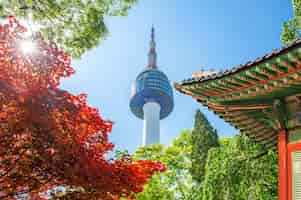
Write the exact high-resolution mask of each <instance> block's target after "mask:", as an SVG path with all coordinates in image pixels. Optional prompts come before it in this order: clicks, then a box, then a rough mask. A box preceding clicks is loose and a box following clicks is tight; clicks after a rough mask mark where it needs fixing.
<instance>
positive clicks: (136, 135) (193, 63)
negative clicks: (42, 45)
mask: <svg viewBox="0 0 301 200" xmlns="http://www.w3.org/2000/svg"><path fill="white" fill-rule="evenodd" d="M292 12H293V11H292V5H291V0H264V1H262V0H252V1H241V0H227V1H226V0H187V1H183V0H169V1H162V0H140V1H139V3H138V4H137V5H136V6H134V7H133V9H132V10H130V12H129V15H128V16H127V17H110V18H107V19H106V23H107V25H108V28H109V30H110V35H109V36H108V37H107V38H106V39H105V40H104V41H103V42H102V43H101V45H100V46H99V47H97V48H95V49H93V50H91V51H89V52H87V53H86V54H85V55H84V56H83V57H82V59H81V60H74V61H73V67H74V68H75V69H76V71H77V73H76V74H75V75H74V76H73V77H71V78H68V79H66V80H64V81H63V83H62V88H64V89H67V90H69V91H71V92H72V93H75V94H78V93H82V92H83V93H87V94H88V102H89V104H90V105H91V106H93V107H97V108H98V109H99V110H100V114H101V116H102V117H103V118H105V119H111V120H113V121H114V122H115V124H114V127H113V131H112V133H111V134H110V139H111V141H112V142H113V143H115V144H116V148H115V149H120V150H125V149H127V150H129V151H130V152H133V151H134V150H135V149H136V148H137V147H138V146H140V145H141V144H142V121H141V120H139V119H137V118H136V117H135V116H134V115H133V114H132V113H131V112H130V109H129V96H130V88H131V84H132V82H133V81H134V80H135V78H136V76H137V75H138V73H139V72H141V71H142V70H143V69H144V68H145V67H146V64H147V52H148V48H149V39H150V29H151V25H152V24H154V26H155V28H156V42H157V53H158V66H159V68H160V69H161V70H162V71H164V72H165V73H166V74H167V75H168V77H169V79H170V81H171V82H177V81H181V80H183V79H186V78H189V77H191V74H192V72H194V71H197V70H200V69H206V70H209V69H214V70H224V69H229V68H231V67H234V66H236V65H239V64H243V63H246V62H247V61H249V60H253V59H255V58H256V57H258V56H262V55H263V54H265V53H268V52H270V51H271V50H272V49H274V48H279V47H280V46H281V42H280V34H281V26H282V23H283V22H284V21H285V20H288V19H289V18H290V17H291V16H292ZM174 101H175V108H174V110H173V112H172V113H171V115H170V116H169V117H168V118H166V119H164V120H162V121H161V142H162V143H163V144H170V143H171V141H172V140H173V139H174V138H175V137H177V135H178V133H179V132H180V131H181V130H183V129H190V128H192V127H193V118H194V113H195V110H196V109H198V108H200V109H201V111H203V112H204V113H205V115H206V116H207V117H208V119H209V121H210V122H211V124H212V125H213V126H214V127H215V128H216V129H217V130H218V134H219V135H220V136H232V135H234V134H235V133H237V130H235V129H234V128H233V127H231V126H229V125H228V124H226V123H225V122H223V121H222V120H221V119H219V118H218V117H217V116H215V115H214V114H213V113H212V112H211V111H208V110H207V109H206V108H204V107H202V106H201V105H200V104H198V103H196V102H195V101H194V100H193V99H192V98H191V97H189V96H185V95H183V94H180V93H178V92H177V91H174Z"/></svg>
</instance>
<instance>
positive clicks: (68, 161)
mask: <svg viewBox="0 0 301 200" xmlns="http://www.w3.org/2000/svg"><path fill="white" fill-rule="evenodd" d="M25 33H26V28H25V27H23V26H22V25H20V24H19V22H17V21H16V20H15V18H14V17H9V22H8V23H7V24H2V25H0V199H14V198H17V197H18V196H19V197H20V195H21V196H22V195H27V196H28V197H31V198H32V199H43V198H46V197H43V195H44V196H45V193H43V192H45V191H49V190H51V189H53V188H55V187H58V186H62V187H65V188H75V190H76V192H75V193H73V194H72V199H119V198H120V197H127V198H134V194H135V193H137V192H140V191H142V190H143V186H144V185H145V184H146V183H147V180H148V179H149V178H150V177H151V176H152V175H153V174H155V173H157V172H162V171H164V170H165V166H164V165H163V164H161V163H159V162H151V161H146V160H140V161H136V162H133V161H132V160H131V159H121V160H106V159H105V154H106V153H107V152H108V151H110V150H112V148H113V144H112V143H110V142H109V140H108V133H109V132H110V131H111V127H112V122H111V121H107V120H104V119H102V118H101V117H100V116H99V113H98V110H97V109H95V108H92V107H90V106H88V105H87V103H86V97H87V96H86V95H85V94H80V95H78V96H75V95H73V94H70V93H68V92H67V91H63V90H61V89H59V88H58V86H59V81H60V78H62V77H68V76H70V75H72V74H74V73H75V72H74V70H73V69H72V68H71V66H70V58H69V56H68V55H67V54H66V53H65V52H63V51H62V50H60V49H58V48H57V46H56V44H54V43H51V42H47V41H45V40H43V38H42V37H41V36H40V35H39V34H35V35H34V36H31V38H30V39H31V40H32V41H33V42H34V43H35V48H36V50H35V51H34V52H32V53H31V54H26V53H24V52H22V49H21V48H20V43H21V42H23V41H26V40H28V38H27V37H26V34H25ZM46 196H47V195H46Z"/></svg>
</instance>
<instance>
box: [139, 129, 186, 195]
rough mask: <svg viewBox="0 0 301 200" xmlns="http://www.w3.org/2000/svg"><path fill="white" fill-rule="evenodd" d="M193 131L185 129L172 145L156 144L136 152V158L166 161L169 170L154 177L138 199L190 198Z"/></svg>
mask: <svg viewBox="0 0 301 200" xmlns="http://www.w3.org/2000/svg"><path fill="white" fill-rule="evenodd" d="M190 153H191V131H189V130H184V131H182V132H181V133H180V135H179V137H178V138H177V139H175V140H174V141H173V142H172V144H171V145H170V146H164V145H161V144H154V145H151V146H149V147H140V148H138V149H137V151H136V152H135V153H134V155H133V158H134V159H148V160H156V161H161V162H163V163H165V164H166V165H167V167H168V170H167V171H166V172H165V173H163V174H158V175H156V176H155V177H153V178H152V179H151V180H150V181H149V183H148V185H147V186H146V187H145V188H144V191H143V192H141V193H139V194H138V195H137V200H154V199H163V200H176V199H187V200H188V199H190V198H189V194H190V189H191V186H192V178H191V176H190V172H189V171H190V168H191V162H190V159H189V155H190Z"/></svg>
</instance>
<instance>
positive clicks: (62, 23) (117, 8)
mask: <svg viewBox="0 0 301 200" xmlns="http://www.w3.org/2000/svg"><path fill="white" fill-rule="evenodd" d="M136 1H137V0H22V1H18V0H5V1H0V16H2V17H5V18H6V17H7V16H11V15H12V16H16V17H17V18H18V19H19V20H21V19H22V20H24V21H25V22H26V23H28V24H29V27H30V29H32V30H35V29H39V30H40V31H41V32H42V34H43V37H44V39H48V40H51V41H53V42H55V43H57V44H58V45H59V47H60V48H62V49H64V50H65V51H66V52H68V53H69V54H70V55H71V56H72V57H80V56H81V55H82V54H83V53H84V52H86V51H87V50H89V49H91V48H93V47H96V46H97V45H98V44H99V42H100V41H101V40H102V39H104V38H105V36H106V35H107V33H108V30H107V26H106V25H105V22H104V19H105V17H106V16H118V15H119V16H124V15H126V14H127V11H128V10H129V9H130V8H131V7H132V5H133V4H134V3H136Z"/></svg>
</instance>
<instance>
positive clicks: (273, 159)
mask: <svg viewBox="0 0 301 200" xmlns="http://www.w3.org/2000/svg"><path fill="white" fill-rule="evenodd" d="M225 141H226V143H225V144H221V147H219V148H212V149H210V150H209V154H208V159H207V163H206V175H205V180H204V182H203V187H202V188H200V190H202V195H203V197H202V198H203V200H246V199H252V200H265V199H269V200H273V199H275V200H276V199H277V185H278V184H277V173H278V160H277V153H275V152H273V151H268V150H267V149H265V148H264V147H263V146H260V145H257V144H255V143H254V142H252V141H250V139H248V138H247V137H246V136H244V135H237V136H235V137H234V138H233V139H231V141H230V142H229V141H228V140H225ZM199 192H200V191H199Z"/></svg>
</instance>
